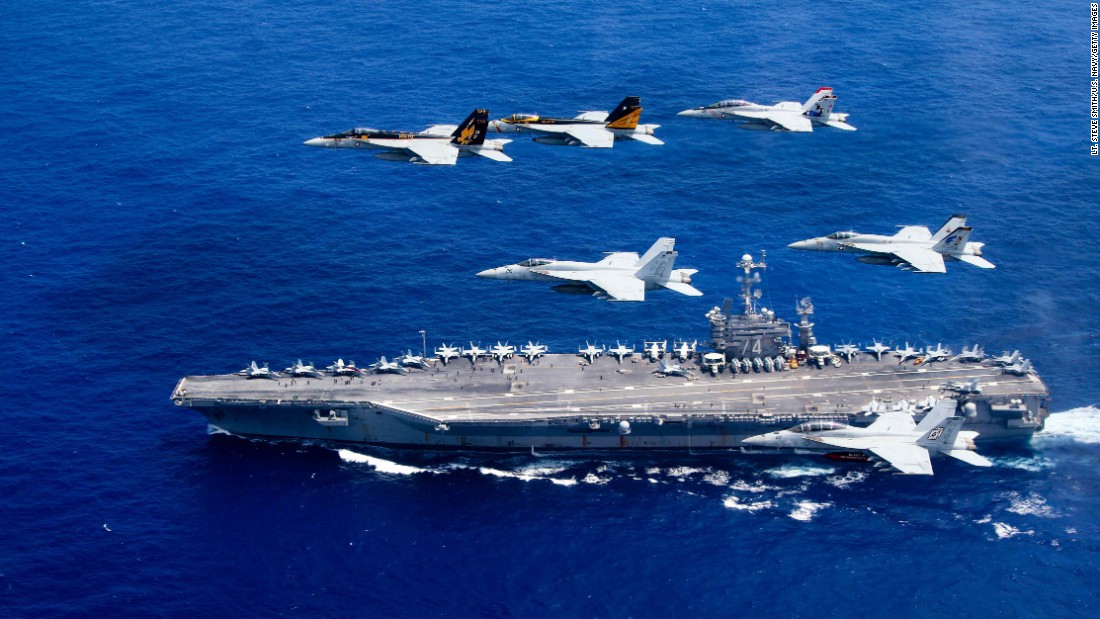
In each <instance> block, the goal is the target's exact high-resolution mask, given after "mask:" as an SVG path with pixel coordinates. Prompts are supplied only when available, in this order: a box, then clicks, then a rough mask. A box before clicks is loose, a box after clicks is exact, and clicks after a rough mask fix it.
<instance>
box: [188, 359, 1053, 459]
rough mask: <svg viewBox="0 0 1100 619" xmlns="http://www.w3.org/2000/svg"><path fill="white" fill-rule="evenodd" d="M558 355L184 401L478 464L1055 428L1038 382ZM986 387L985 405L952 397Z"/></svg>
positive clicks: (199, 392) (997, 376)
mask: <svg viewBox="0 0 1100 619" xmlns="http://www.w3.org/2000/svg"><path fill="white" fill-rule="evenodd" d="M578 362H579V359H578V358H577V357H575V356H572V355H548V356H546V357H544V358H542V359H541V360H540V361H538V362H537V363H536V364H534V365H531V364H527V363H525V362H517V361H514V360H509V361H506V362H505V363H504V364H497V363H496V362H478V363H476V364H471V363H470V362H469V361H453V362H452V363H451V364H450V365H449V366H446V367H436V368H434V369H432V370H428V371H416V370H414V371H413V372H411V373H410V374H408V375H404V376H402V375H374V376H366V377H362V378H358V377H357V378H346V377H327V378H322V379H303V378H296V379H290V378H281V379H279V380H277V381H276V380H262V379H254V380H249V379H246V378H243V377H240V376H236V375H218V376H189V377H186V378H184V379H182V380H181V381H180V382H179V384H178V385H177V386H176V389H175V391H174V392H173V395H172V399H173V401H174V402H175V403H176V404H177V405H179V406H184V407H187V408H191V409H194V410H196V411H198V412H200V413H202V414H203V415H204V416H205V417H206V419H207V420H208V422H209V423H210V424H211V425H213V426H216V427H218V428H221V429H223V430H226V431H228V432H231V433H233V434H241V435H248V436H264V437H277V438H294V439H314V440H325V441H338V442H351V443H364V444H374V445H386V446H393V447H408V448H421V449H423V448H427V449H468V450H505V451H527V450H530V449H532V448H534V449H536V450H544V451H553V450H608V451H613V450H695V449H698V450H705V449H727V450H729V449H739V448H740V447H741V443H740V442H741V440H742V439H744V438H747V437H749V436H753V435H756V434H761V433H763V432H768V431H772V430H777V429H783V428H787V427H790V426H793V425H795V424H798V423H801V422H803V421H813V420H832V421H840V422H843V423H849V424H853V425H866V424H868V423H870V422H871V421H873V419H874V417H875V415H874V414H871V413H869V412H867V411H866V410H865V409H866V406H867V404H868V403H869V402H871V400H872V399H874V400H876V401H877V402H879V403H880V404H881V406H885V407H890V406H896V405H899V404H901V403H902V402H903V401H908V402H915V401H924V400H926V399H927V398H928V397H929V396H931V397H934V398H939V397H954V398H958V399H959V402H960V411H959V412H960V414H963V415H965V416H966V417H967V423H966V428H967V429H969V430H974V431H977V432H979V433H980V435H979V437H978V441H979V442H983V441H993V440H1026V439H1028V438H1030V436H1031V435H1032V434H1034V433H1035V432H1036V431H1038V430H1040V429H1042V426H1043V421H1044V420H1045V418H1046V416H1047V415H1048V410H1047V404H1046V401H1047V388H1046V386H1045V385H1044V384H1043V382H1042V381H1041V380H1040V379H1039V378H1038V376H1037V375H1035V374H1034V373H1029V374H1027V375H1025V376H1013V375H1009V374H1004V373H1002V372H1001V370H1000V369H999V368H996V367H991V366H989V365H983V364H964V363H957V362H945V363H936V364H932V365H929V366H927V367H917V366H913V365H911V364H909V363H907V364H904V365H899V364H898V363H897V362H896V360H895V359H893V358H889V357H888V358H884V359H883V360H882V361H876V360H875V359H874V358H873V357H870V356H867V355H861V356H859V357H856V358H855V359H854V360H853V362H852V363H847V362H845V363H842V364H841V365H839V366H836V367H826V368H823V369H817V368H808V367H801V368H798V369H794V370H787V371H782V372H778V371H776V372H770V373H768V372H751V373H747V374H744V373H738V374H734V373H730V372H728V371H727V372H723V373H719V374H717V375H711V374H706V373H703V372H702V370H701V368H700V367H698V366H695V371H696V372H697V373H698V378H696V379H695V380H688V379H685V378H680V377H658V376H656V375H655V374H654V373H653V369H654V368H655V367H656V364H653V363H649V362H641V361H636V362H630V361H627V362H625V363H623V364H618V363H617V362H616V361H615V360H613V359H609V358H600V359H597V360H596V361H595V362H594V363H593V364H591V365H583V364H580V363H578ZM972 378H977V379H978V380H979V381H980V384H982V393H981V394H969V395H967V394H958V393H955V392H952V391H949V390H946V389H944V385H945V384H946V383H948V382H951V381H954V382H964V381H967V380H970V379H972Z"/></svg>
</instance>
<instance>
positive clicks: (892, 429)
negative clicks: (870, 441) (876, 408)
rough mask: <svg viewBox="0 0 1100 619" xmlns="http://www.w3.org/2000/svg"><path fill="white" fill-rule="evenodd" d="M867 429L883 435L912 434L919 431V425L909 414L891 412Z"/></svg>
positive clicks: (884, 414) (881, 416) (880, 417)
mask: <svg viewBox="0 0 1100 619" xmlns="http://www.w3.org/2000/svg"><path fill="white" fill-rule="evenodd" d="M867 429H868V430H874V431H876V432H882V433H901V432H912V431H914V430H916V429H917V424H916V423H914V422H913V416H912V415H910V414H909V413H902V412H896V413H895V412H889V413H882V414H880V415H879V416H878V418H877V419H875V421H874V423H872V424H871V425H869V426H867Z"/></svg>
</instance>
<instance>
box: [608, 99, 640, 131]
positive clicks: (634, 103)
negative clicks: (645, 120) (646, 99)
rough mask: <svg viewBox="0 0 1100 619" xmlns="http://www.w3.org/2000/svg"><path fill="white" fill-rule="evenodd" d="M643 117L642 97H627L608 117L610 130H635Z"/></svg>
mask: <svg viewBox="0 0 1100 619" xmlns="http://www.w3.org/2000/svg"><path fill="white" fill-rule="evenodd" d="M641 116H642V99H641V97H627V98H625V99H623V102H622V103H620V104H619V107H617V108H615V110H614V111H612V112H611V113H610V114H608V116H607V126H608V128H609V129H633V128H635V127H637V126H638V119H639V118H641Z"/></svg>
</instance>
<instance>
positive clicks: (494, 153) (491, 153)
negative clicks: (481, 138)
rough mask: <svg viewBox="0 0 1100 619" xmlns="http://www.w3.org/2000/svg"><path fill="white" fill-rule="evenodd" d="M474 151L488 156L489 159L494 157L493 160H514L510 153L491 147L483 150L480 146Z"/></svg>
mask: <svg viewBox="0 0 1100 619" xmlns="http://www.w3.org/2000/svg"><path fill="white" fill-rule="evenodd" d="M472 152H474V153H477V154H478V155H481V156H482V157H488V158H489V159H492V160H493V161H511V160H512V158H511V157H509V156H508V155H505V154H504V152H503V151H499V150H491V149H485V150H482V149H480V148H479V149H477V150H474V151H472Z"/></svg>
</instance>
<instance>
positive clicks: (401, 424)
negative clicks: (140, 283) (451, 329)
mask: <svg viewBox="0 0 1100 619" xmlns="http://www.w3.org/2000/svg"><path fill="white" fill-rule="evenodd" d="M764 266H765V265H764V263H763V261H761V262H754V261H753V259H752V258H751V257H750V256H747V255H746V256H745V257H744V258H743V259H742V261H741V263H739V267H741V268H742V269H743V270H744V277H743V278H742V282H743V284H742V291H741V295H740V296H741V301H742V306H743V307H742V308H741V311H740V312H739V313H733V311H732V304H731V303H729V302H727V303H726V304H725V306H724V307H723V308H714V309H713V310H711V311H710V312H709V313H708V314H707V318H708V319H709V321H710V330H711V339H712V341H711V346H712V348H711V349H710V350H707V351H702V350H700V351H695V350H694V346H691V347H690V348H689V347H688V346H687V345H686V344H684V345H682V346H680V347H677V346H673V347H668V346H665V345H663V342H649V343H647V346H646V349H645V350H642V351H636V352H635V351H631V353H630V354H624V353H625V347H623V349H624V352H623V353H620V355H619V356H618V357H616V356H614V355H612V354H610V353H611V352H613V351H607V350H606V349H600V348H595V347H589V348H588V349H587V352H588V353H589V354H588V355H583V354H582V355H573V354H541V355H532V357H534V358H533V360H531V361H527V360H526V359H522V358H520V357H517V356H514V355H511V354H507V352H506V353H505V354H498V355H497V357H498V358H493V357H492V355H490V354H486V355H485V356H481V355H478V354H472V355H470V356H469V358H453V359H451V360H450V362H449V363H445V364H444V363H441V362H437V363H435V364H432V365H427V366H426V367H427V369H409V370H407V371H404V373H369V374H368V373H365V372H358V371H356V372H353V373H350V375H321V376H320V377H318V376H317V375H315V376H312V377H310V376H296V377H293V378H292V377H290V376H279V375H272V376H265V377H266V378H271V379H269V380H256V379H255V378H250V377H249V376H247V375H244V376H242V375H239V374H228V375H215V376H188V377H185V378H183V379H182V380H180V381H179V384H177V385H176V388H175V390H174V391H173V393H172V400H173V401H174V402H175V403H176V404H177V405H178V406H185V407H188V408H192V409H195V410H197V411H199V412H200V413H202V414H203V415H205V416H206V418H207V420H208V422H209V424H210V425H211V426H215V427H217V428H220V429H222V430H225V431H228V432H230V433H233V434H239V435H245V436H263V437H276V438H294V439H314V440H325V441H338V442H353V443H365V444H374V445H385V446H392V447H409V448H420V449H425V448H427V449H471V450H509V451H527V450H531V449H536V450H622V449H625V450H649V449H697V450H705V449H738V448H740V447H741V446H742V445H741V440H742V439H745V438H747V437H749V436H753V435H758V434H761V433H764V432H768V431H772V430H778V429H784V428H788V427H791V426H794V425H796V424H798V423H802V422H807V421H837V422H842V423H848V424H852V425H867V424H869V423H871V422H872V421H873V420H874V419H875V417H876V415H877V413H879V412H882V411H886V410H898V409H901V410H909V411H910V412H913V413H914V414H915V416H916V417H917V418H918V419H919V418H920V416H921V415H922V413H923V412H925V411H926V410H927V409H928V408H929V407H930V406H931V404H932V402H934V401H935V400H936V399H939V398H944V397H951V398H954V399H957V400H958V406H959V410H958V413H957V414H959V415H963V416H964V417H965V418H966V423H965V428H966V429H968V430H974V431H977V432H979V433H980V434H979V436H978V441H979V442H981V441H989V440H1026V439H1027V438H1029V437H1030V436H1031V435H1032V434H1034V433H1035V432H1036V431H1038V430H1041V429H1042V427H1043V422H1044V420H1045V419H1046V417H1047V415H1048V414H1049V412H1048V409H1047V399H1048V391H1047V388H1046V385H1044V384H1043V382H1042V380H1041V379H1040V378H1039V377H1038V375H1037V374H1036V373H1035V372H1034V371H1033V370H1032V369H1031V368H1030V364H1027V365H1026V366H1023V367H1021V365H1020V364H1019V363H1017V364H1016V365H1015V366H1013V367H1001V366H999V365H998V364H997V363H996V362H995V360H992V359H986V358H984V356H983V355H978V356H977V358H975V357H974V355H968V357H967V358H966V359H965V360H964V358H963V357H962V356H959V357H947V356H945V355H943V354H942V350H938V351H936V352H938V353H940V354H939V358H941V359H942V360H939V361H936V362H932V361H934V360H935V358H934V355H932V354H929V355H928V357H927V359H928V361H927V362H925V361H924V359H922V358H921V357H916V358H914V359H906V358H905V357H900V361H899V356H898V355H896V354H890V353H885V354H884V353H883V351H881V350H880V351H878V352H877V354H876V353H875V352H874V351H870V352H868V351H860V352H854V351H852V350H848V351H847V354H844V353H841V355H838V354H837V353H838V352H841V349H840V348H839V347H838V349H837V350H836V351H832V350H830V349H828V347H825V346H820V345H817V344H816V342H815V341H814V337H813V330H812V327H813V325H812V323H810V322H809V316H810V315H811V314H812V311H813V307H812V305H811V304H810V303H809V300H808V299H806V300H803V302H802V303H801V305H800V308H799V313H800V314H801V323H800V324H799V325H798V331H799V336H798V342H797V344H795V343H792V342H791V336H790V333H791V330H790V325H789V323H787V322H785V321H783V320H781V319H779V318H777V317H776V316H775V315H774V314H773V313H772V312H770V311H767V310H762V309H758V307H757V304H756V299H758V298H759V295H758V294H756V290H754V284H755V283H757V282H759V275H758V273H755V272H754V271H756V270H758V269H762V268H764ZM507 348H511V347H507ZM512 350H514V349H512ZM929 352H930V353H931V352H932V351H929ZM475 353H476V351H475ZM596 353H599V354H596ZM657 357H661V358H660V359H658V358H657ZM978 359H980V360H978ZM394 365H395V364H393V363H390V364H388V365H387V367H391V366H394ZM421 366H422V367H424V364H421ZM341 368H343V365H342V364H341ZM345 374H346V373H345Z"/></svg>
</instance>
